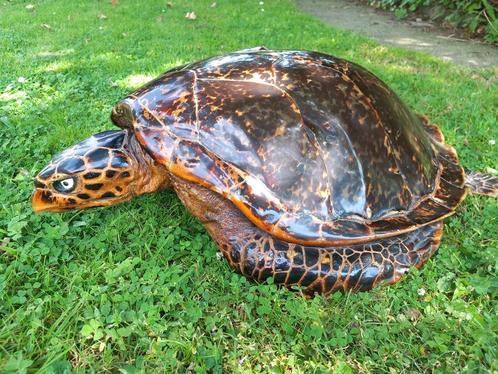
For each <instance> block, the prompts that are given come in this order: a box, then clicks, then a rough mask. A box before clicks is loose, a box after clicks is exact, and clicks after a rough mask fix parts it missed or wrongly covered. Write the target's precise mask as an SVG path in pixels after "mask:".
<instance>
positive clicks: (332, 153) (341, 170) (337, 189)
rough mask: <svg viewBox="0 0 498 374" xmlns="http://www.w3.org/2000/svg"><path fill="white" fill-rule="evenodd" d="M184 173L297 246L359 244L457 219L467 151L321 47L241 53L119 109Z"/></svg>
mask: <svg viewBox="0 0 498 374" xmlns="http://www.w3.org/2000/svg"><path fill="white" fill-rule="evenodd" d="M112 120H113V122H114V123H115V124H116V125H118V126H120V127H123V128H128V129H132V130H133V131H134V132H135V135H136V137H137V139H138V140H139V142H140V143H141V144H142V145H143V147H144V148H145V149H146V150H147V151H148V152H149V154H150V155H151V156H152V157H153V158H154V159H155V160H156V161H158V162H160V163H163V164H164V165H166V166H167V167H168V169H169V170H170V172H172V173H173V174H175V175H176V176H178V177H180V178H183V179H185V180H188V181H190V182H194V183H198V184H200V185H202V186H204V187H207V188H209V189H211V190H212V191H215V192H217V193H219V194H221V195H222V196H224V197H225V198H227V199H229V200H230V201H231V202H232V203H233V204H234V205H235V206H236V207H237V208H238V209H240V211H241V212H242V213H243V214H244V215H245V216H246V217H247V218H248V219H249V220H250V221H251V222H253V223H254V224H255V225H256V226H258V227H259V228H260V229H262V230H264V231H266V232H268V233H270V234H271V235H272V236H274V237H276V238H279V239H281V240H285V241H287V242H290V243H296V244H301V245H314V246H334V245H346V244H347V245H350V244H355V243H365V242H368V241H371V240H375V239H380V238H387V237H392V236H396V235H399V234H402V233H407V232H411V231H413V230H416V229H417V228H419V227H421V226H424V225H427V224H429V223H431V222H435V221H438V220H441V219H442V218H444V217H447V216H448V215H450V214H452V213H453V212H454V209H455V207H456V206H457V205H458V204H459V203H460V202H461V201H462V199H463V198H464V196H465V193H466V189H465V186H464V173H463V169H462V168H461V167H460V166H459V164H458V159H457V156H456V153H455V151H454V150H453V148H452V147H451V146H448V145H446V144H444V139H443V137H442V134H441V132H440V131H439V130H438V128H437V127H435V126H433V125H430V124H429V123H428V122H427V121H426V120H425V119H424V118H423V117H421V116H418V115H416V114H414V113H412V112H411V111H410V110H409V109H408V108H407V106H406V105H405V104H403V103H402V102H401V100H400V99H399V98H398V96H397V95H396V94H395V93H394V92H393V91H392V90H391V89H390V88H389V87H387V86H386V85H385V84H384V83H383V82H382V81H381V80H380V79H379V78H377V77H376V76H375V75H373V74H372V73H370V72H368V71H367V70H365V69H363V68H362V67H360V66H358V65H356V64H354V63H352V62H349V61H345V60H342V59H339V58H336V57H332V56H328V55H325V54H321V53H316V52H303V51H271V50H266V49H263V48H261V49H257V50H248V51H240V52H235V53H232V54H228V55H225V56H221V57H215V58H211V59H207V60H204V61H201V62H197V63H193V64H189V65H186V66H182V67H180V68H176V69H173V70H171V71H168V72H166V73H165V74H163V75H162V76H161V77H159V78H157V79H156V80H154V81H152V82H150V83H149V84H147V85H146V86H144V87H142V88H140V89H138V90H137V91H136V92H133V93H132V94H130V95H129V96H128V97H127V98H126V99H124V100H123V101H121V102H120V103H119V104H118V105H117V106H116V107H115V108H114V109H113V114H112Z"/></svg>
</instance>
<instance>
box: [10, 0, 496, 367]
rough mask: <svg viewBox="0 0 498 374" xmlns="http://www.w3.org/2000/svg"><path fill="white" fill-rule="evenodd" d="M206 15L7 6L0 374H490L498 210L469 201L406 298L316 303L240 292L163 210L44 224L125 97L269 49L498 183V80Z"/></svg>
mask: <svg viewBox="0 0 498 374" xmlns="http://www.w3.org/2000/svg"><path fill="white" fill-rule="evenodd" d="M212 3H213V0H209V1H194V0H192V1H190V0H189V1H179V0H177V1H175V0H173V1H172V6H170V5H168V4H167V2H166V1H164V0H161V1H148V2H140V1H131V0H130V1H128V0H120V1H116V0H115V1H112V2H111V1H110V0H105V1H104V0H103V1H64V0H46V1H37V2H34V3H33V4H32V5H33V6H32V7H31V6H28V7H27V6H26V5H27V4H28V3H26V2H24V1H5V0H4V1H2V2H1V4H0V61H1V63H0V154H1V157H2V158H1V160H2V162H1V164H0V204H1V210H0V319H1V324H0V372H2V373H4V372H26V371H27V372H33V371H36V370H41V371H42V372H56V373H63V372H66V373H67V372H70V371H71V370H74V371H77V372H106V371H112V372H118V371H119V370H120V371H121V372H122V373H137V372H153V371H157V372H162V371H165V372H176V371H178V372H186V371H194V372H215V373H219V372H222V371H223V372H244V373H250V372H254V373H259V372H262V371H263V372H275V373H279V372H287V373H290V372H292V373H294V372H295V373H309V372H331V371H336V372H341V373H342V372H343V373H349V372H360V373H374V372H391V373H398V372H401V373H403V372H406V373H409V372H432V371H434V372H465V371H467V372H496V370H498V358H497V352H496V350H497V346H498V344H497V343H498V342H497V335H496V331H497V329H498V323H497V322H498V320H497V316H496V315H497V310H496V307H497V303H496V296H497V289H498V284H497V277H496V268H497V263H496V261H497V258H498V256H497V255H498V253H497V248H498V237H497V231H496V228H497V227H498V204H497V201H496V200H493V199H487V198H483V197H476V196H470V197H469V198H467V199H466V201H465V203H464V204H463V205H462V206H461V207H460V209H459V211H458V213H457V215H455V216H453V217H452V218H450V219H448V220H447V225H446V226H445V235H444V237H443V242H442V245H441V248H440V250H439V252H438V254H437V255H436V256H435V257H434V258H432V259H431V260H430V261H429V262H428V263H427V264H426V266H425V267H424V268H423V269H422V270H420V271H414V272H412V273H410V274H409V275H408V276H407V277H406V278H405V279H404V280H403V281H402V282H400V283H398V284H396V285H394V286H390V287H381V288H378V289H375V290H374V291H372V292H369V293H359V294H334V295H332V296H331V297H328V298H323V297H316V298H314V299H311V300H307V299H305V298H303V297H302V296H301V295H300V294H299V293H292V292H289V291H286V290H282V289H277V288H276V287H274V286H273V285H272V284H263V285H257V284H255V283H252V282H250V281H248V280H246V279H245V278H243V277H241V276H239V275H237V274H235V273H233V272H232V271H231V270H230V269H229V267H228V266H227V264H226V263H225V261H223V260H221V259H220V258H219V257H218V256H217V251H216V247H215V245H214V244H213V242H212V241H211V240H210V238H209V237H208V235H207V234H206V232H205V230H204V229H203V227H202V226H201V224H200V223H199V222H197V221H196V220H195V219H194V218H192V217H191V216H190V215H189V214H188V213H187V212H186V210H185V209H184V208H183V206H182V205H181V203H180V202H179V200H178V199H177V197H176V196H175V194H174V193H172V192H169V191H165V192H161V193H158V194H154V195H149V196H143V197H140V198H137V199H135V200H133V201H132V202H130V203H126V204H123V205H121V206H116V207H112V208H109V209H95V210H88V211H80V212H75V213H66V214H62V215H34V214H33V213H32V211H31V206H30V201H29V197H30V193H31V189H32V177H33V176H34V175H35V174H36V173H37V172H38V171H39V170H40V168H41V167H43V166H44V164H45V163H46V162H47V161H48V160H49V159H50V158H51V156H52V155H53V154H54V153H56V152H57V151H59V150H61V149H63V148H65V147H66V146H69V145H71V144H72V143H74V142H76V141H78V140H81V139H83V138H85V137H87V136H89V135H91V134H92V133H95V132H98V131H101V130H104V129H108V128H111V127H112V124H111V123H110V121H109V114H110V111H111V108H112V106H113V105H114V104H115V103H116V102H117V101H118V100H119V99H120V98H122V97H123V96H125V95H126V94H127V93H128V92H129V91H131V90H132V89H134V88H136V87H137V86H139V85H141V84H142V83H144V82H145V81H146V80H148V79H150V78H153V77H155V76H157V75H159V74H160V73H161V72H163V71H165V70H167V69H169V68H171V67H173V66H175V65H179V64H183V63H187V62H190V61H195V60H198V59H202V58H206V57H209V56H212V55H216V54H221V53H224V52H228V51H232V50H237V49H242V48H248V47H254V46H258V45H265V46H267V47H270V48H286V49H307V50H319V51H322V52H326V53H330V54H333V55H336V56H339V57H343V58H346V59H349V60H352V61H354V62H357V63H359V64H361V65H363V66H365V67H366V68H368V69H370V70H372V71H373V72H374V73H375V74H377V75H378V76H379V77H381V78H382V79H383V80H384V81H386V82H387V83H388V84H389V85H390V86H391V87H392V88H393V89H394V90H395V91H396V92H397V93H398V94H399V95H400V96H401V97H402V98H403V99H404V100H405V101H406V102H407V103H408V104H409V105H410V106H411V107H412V108H413V109H415V110H417V111H420V112H423V113H425V114H427V115H429V116H430V117H431V118H432V119H433V120H434V122H435V123H438V124H439V125H441V127H442V129H443V131H444V133H445V135H446V138H447V140H448V142H449V143H452V144H454V145H455V147H456V149H457V151H458V153H459V155H460V157H461V160H462V163H463V164H464V165H465V166H466V167H467V168H470V169H479V170H486V169H488V168H492V169H498V150H497V147H498V145H495V144H494V140H498V125H497V122H498V121H497V117H498V112H497V107H498V106H497V104H498V88H497V87H498V70H497V68H494V69H487V70H479V71H473V70H469V69H467V68H463V67H459V66H456V65H452V64H449V63H443V62H441V61H439V60H436V59H433V58H431V57H429V56H426V55H421V54H418V53H415V52H407V51H403V50H398V49H393V48H387V47H384V46H381V45H379V44H377V43H375V42H373V41H370V40H368V39H365V38H362V37H360V36H358V35H355V34H352V33H350V32H345V31H341V30H335V29H332V28H329V27H327V26H326V25H324V24H322V23H320V22H319V21H316V20H314V19H312V18H310V17H309V16H306V15H304V14H302V13H300V12H299V11H298V10H297V9H296V7H295V6H294V4H293V3H292V2H291V1H289V0H272V1H269V0H266V1H265V2H264V4H263V5H262V4H261V3H262V2H261V3H260V2H259V0H250V1H249V0H244V1H229V0H218V1H217V4H216V6H214V7H212V6H211V4H212ZM263 9H264V10H263ZM189 11H194V12H195V13H196V15H197V19H195V20H189V19H186V18H185V14H186V13H187V12H189Z"/></svg>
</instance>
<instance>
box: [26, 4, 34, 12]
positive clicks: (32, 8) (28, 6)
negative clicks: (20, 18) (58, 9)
mask: <svg viewBox="0 0 498 374" xmlns="http://www.w3.org/2000/svg"><path fill="white" fill-rule="evenodd" d="M25 8H26V10H27V11H29V12H31V11H33V10H35V6H34V5H33V4H28V5H26V6H25Z"/></svg>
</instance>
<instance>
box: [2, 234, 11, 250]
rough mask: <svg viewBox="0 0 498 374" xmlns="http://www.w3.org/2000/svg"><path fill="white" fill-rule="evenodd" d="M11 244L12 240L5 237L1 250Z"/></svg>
mask: <svg viewBox="0 0 498 374" xmlns="http://www.w3.org/2000/svg"><path fill="white" fill-rule="evenodd" d="M9 243H10V238H9V237H8V236H6V237H4V238H3V240H2V242H0V248H4V247H7V244H9Z"/></svg>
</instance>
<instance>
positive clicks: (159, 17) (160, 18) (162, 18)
mask: <svg viewBox="0 0 498 374" xmlns="http://www.w3.org/2000/svg"><path fill="white" fill-rule="evenodd" d="M156 21H157V22H162V21H164V16H163V15H162V14H161V15H160V16H157V17H156Z"/></svg>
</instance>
